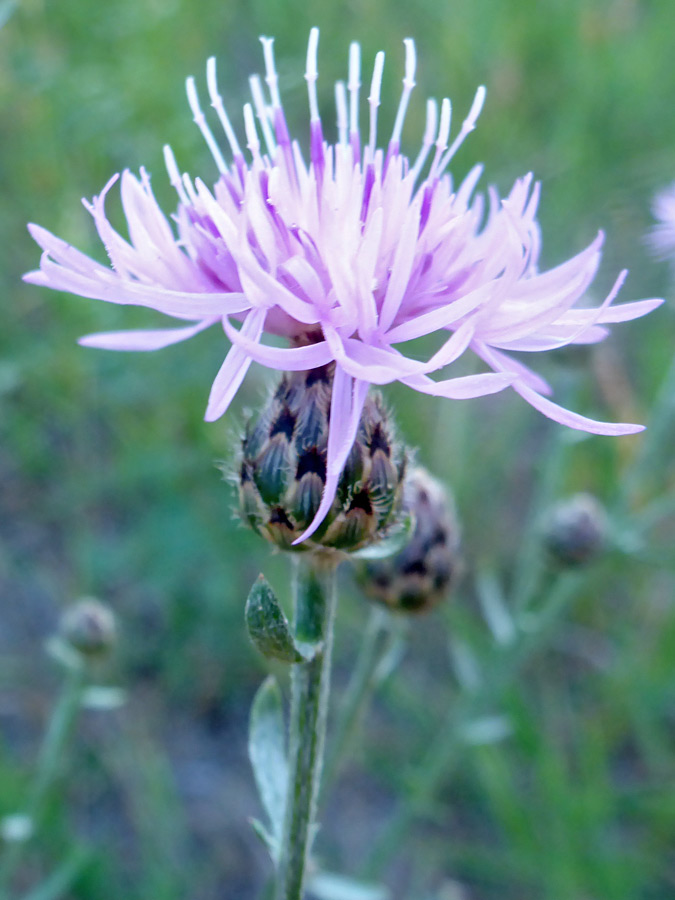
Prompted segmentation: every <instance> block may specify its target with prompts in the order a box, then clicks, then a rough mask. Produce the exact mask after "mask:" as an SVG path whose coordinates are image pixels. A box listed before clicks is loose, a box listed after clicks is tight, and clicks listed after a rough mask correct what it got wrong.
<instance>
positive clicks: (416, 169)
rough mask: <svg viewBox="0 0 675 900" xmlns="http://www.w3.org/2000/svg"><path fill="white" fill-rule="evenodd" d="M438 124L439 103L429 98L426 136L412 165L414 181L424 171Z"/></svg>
mask: <svg viewBox="0 0 675 900" xmlns="http://www.w3.org/2000/svg"><path fill="white" fill-rule="evenodd" d="M437 125H438V104H437V103H436V101H435V100H431V99H430V100H427V124H426V128H425V129H424V137H423V138H422V147H421V149H420V152H419V154H418V156H417V159H416V160H415V165H414V166H413V167H412V172H411V174H412V176H413V182H414V181H416V180H417V177H418V176H419V174H420V172H421V171H422V166H423V165H424V163H425V162H426V160H427V156H428V155H429V150H431V145H432V144H433V142H434V138H435V137H436V126H437Z"/></svg>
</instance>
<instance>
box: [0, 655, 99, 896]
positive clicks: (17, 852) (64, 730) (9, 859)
mask: <svg viewBox="0 0 675 900" xmlns="http://www.w3.org/2000/svg"><path fill="white" fill-rule="evenodd" d="M85 675H86V673H85V667H84V665H81V664H77V663H75V662H73V664H72V665H70V666H68V668H67V669H66V680H65V682H64V685H63V688H62V689H61V694H60V696H59V699H58V701H57V703H56V706H55V707H54V710H53V712H52V715H51V717H50V719H49V724H48V726H47V731H46V732H45V736H44V739H43V742H42V747H41V748H40V754H39V756H38V761H37V770H36V773H35V779H34V781H33V783H32V785H31V788H30V791H29V794H28V799H27V801H26V806H25V808H24V811H23V815H25V816H26V818H27V819H28V821H29V822H30V825H31V832H32V833H34V832H35V831H37V829H38V828H39V826H40V824H41V821H42V817H43V815H44V812H45V807H46V803H47V800H48V797H49V792H50V790H51V788H52V785H53V783H54V781H55V779H56V775H57V773H58V769H59V766H60V765H61V762H62V758H63V751H64V749H65V746H66V744H67V742H68V738H69V737H70V734H71V731H72V728H73V724H74V722H75V718H76V716H77V713H78V711H79V709H80V707H81V705H82V691H83V689H84V685H85ZM25 843H26V842H25V841H13V842H12V843H10V844H8V845H7V849H6V850H5V853H4V855H3V858H2V861H1V862H0V898H4V897H5V896H6V895H7V890H8V887H9V885H10V883H11V880H12V877H13V875H14V872H15V870H16V867H17V865H18V864H19V861H20V859H21V854H22V851H23V848H24V846H25Z"/></svg>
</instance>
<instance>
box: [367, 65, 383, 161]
mask: <svg viewBox="0 0 675 900" xmlns="http://www.w3.org/2000/svg"><path fill="white" fill-rule="evenodd" d="M383 69H384V53H383V52H382V50H380V52H379V53H378V54H377V55H376V57H375V66H374V67H373V80H372V81H371V82H370V96H369V97H368V104H369V106H370V140H369V141H368V149H369V151H370V158H371V160H372V158H373V156H374V155H375V144H376V143H377V107H378V106H379V105H380V90H381V88H382V70H383Z"/></svg>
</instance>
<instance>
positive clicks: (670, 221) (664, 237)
mask: <svg viewBox="0 0 675 900" xmlns="http://www.w3.org/2000/svg"><path fill="white" fill-rule="evenodd" d="M652 213H653V214H654V218H655V219H656V220H657V222H658V224H657V225H653V226H652V227H651V229H650V230H649V232H648V234H647V244H648V245H649V247H650V248H651V250H652V252H653V253H654V255H655V256H657V257H658V258H659V259H671V260H673V262H675V182H673V183H672V184H671V185H669V186H668V187H667V188H663V190H661V191H659V192H658V193H657V194H656V195H655V197H654V201H653V203H652Z"/></svg>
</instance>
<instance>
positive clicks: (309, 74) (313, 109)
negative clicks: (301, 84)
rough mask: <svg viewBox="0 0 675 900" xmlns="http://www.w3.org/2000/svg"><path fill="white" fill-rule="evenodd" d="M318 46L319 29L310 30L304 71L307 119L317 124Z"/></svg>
mask: <svg viewBox="0 0 675 900" xmlns="http://www.w3.org/2000/svg"><path fill="white" fill-rule="evenodd" d="M318 46H319V29H318V28H312V30H311V31H310V32H309V44H308V45H307V69H306V71H305V80H306V81H307V91H308V93H309V117H310V121H312V122H318V120H319V101H318V100H317V96H316V82H317V78H318V77H319V72H318V69H317V65H316V57H317V51H318Z"/></svg>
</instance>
